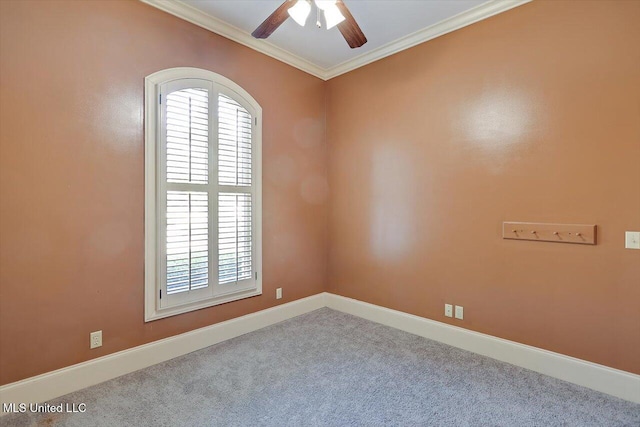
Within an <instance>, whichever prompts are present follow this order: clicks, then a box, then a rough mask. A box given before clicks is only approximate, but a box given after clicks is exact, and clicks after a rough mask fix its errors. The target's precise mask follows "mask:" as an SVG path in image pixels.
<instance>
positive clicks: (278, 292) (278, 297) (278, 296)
mask: <svg viewBox="0 0 640 427" xmlns="http://www.w3.org/2000/svg"><path fill="white" fill-rule="evenodd" d="M281 298H282V288H278V289H276V299H281Z"/></svg>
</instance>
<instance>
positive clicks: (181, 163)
mask: <svg viewBox="0 0 640 427" xmlns="http://www.w3.org/2000/svg"><path fill="white" fill-rule="evenodd" d="M208 103H209V94H208V92H207V90H206V89H198V88H190V89H183V90H179V91H175V92H171V93H170V94H169V95H168V96H167V182H191V183H199V184H206V183H207V175H208V173H207V171H208V167H209V164H208V163H209V162H208V153H207V151H208V146H209V105H208Z"/></svg>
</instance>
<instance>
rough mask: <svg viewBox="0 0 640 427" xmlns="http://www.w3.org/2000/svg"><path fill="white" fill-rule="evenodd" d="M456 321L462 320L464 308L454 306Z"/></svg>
mask: <svg viewBox="0 0 640 427" xmlns="http://www.w3.org/2000/svg"><path fill="white" fill-rule="evenodd" d="M456 319H460V320H462V319H464V307H462V306H460V305H456Z"/></svg>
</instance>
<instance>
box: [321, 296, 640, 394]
mask: <svg viewBox="0 0 640 427" xmlns="http://www.w3.org/2000/svg"><path fill="white" fill-rule="evenodd" d="M325 298H326V299H325V301H326V304H327V307H329V308H332V309H334V310H338V311H342V312H345V313H348V314H352V315H354V316H358V317H362V318H364V319H367V320H371V321H373V322H377V323H381V324H383V325H386V326H391V327H393V328H396V329H400V330H402V331H405V332H409V333H412V334H415V335H419V336H421V337H425V338H429V339H432V340H435V341H439V342H442V343H445V344H449V345H452V346H454V347H458V348H461V349H464V350H468V351H471V352H473V353H478V354H481V355H483V356H488V357H491V358H493V359H497V360H500V361H503V362H507V363H511V364H512V365H516V366H521V367H523V368H526V369H530V370H532V371H536V372H539V373H541V374H544V375H549V376H551V377H555V378H558V379H561V380H563V381H568V382H571V383H574V384H578V385H581V386H584V387H588V388H590V389H593V390H596V391H599V392H602V393H607V394H610V395H612V396H616V397H619V398H622V399H625V400H629V401H631V402H635V403H640V375H636V374H632V373H630V372H625V371H621V370H618V369H613V368H609V367H607V366H603V365H599V364H597V363H592V362H587V361H585V360H581V359H576V358H575V357H570V356H565V355H563V354H560V353H554V352H552V351H548V350H543V349H540V348H537V347H532V346H529V345H525V344H520V343H517V342H514V341H509V340H505V339H502V338H497V337H494V336H491V335H486V334H482V333H479V332H474V331H470V330H468V329H463V328H459V327H457V326H451V325H448V324H446V323H442V322H437V321H435V320H429V319H425V318H424V317H419V316H414V315H412V314H408V313H404V312H401V311H397V310H391V309H389V308H384V307H380V306H378V305H374V304H369V303H366V302H362V301H358V300H355V299H352V298H346V297H342V296H339V295H334V294H326V297H325Z"/></svg>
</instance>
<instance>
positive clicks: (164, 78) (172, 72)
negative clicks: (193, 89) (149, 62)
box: [145, 67, 262, 115]
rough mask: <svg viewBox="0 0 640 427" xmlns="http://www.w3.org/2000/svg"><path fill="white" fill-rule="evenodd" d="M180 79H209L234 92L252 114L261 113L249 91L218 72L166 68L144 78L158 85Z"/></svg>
mask: <svg viewBox="0 0 640 427" xmlns="http://www.w3.org/2000/svg"><path fill="white" fill-rule="evenodd" d="M181 79H203V80H208V81H211V82H213V83H214V84H216V85H219V86H222V87H224V88H226V89H228V90H231V91H232V92H234V93H235V94H236V95H237V96H238V97H239V98H240V99H241V100H242V101H244V102H243V103H244V104H246V106H248V107H251V109H252V110H254V111H253V114H256V115H261V113H262V107H261V106H260V104H259V103H258V101H256V100H255V98H254V97H253V96H251V95H250V94H249V92H247V91H246V90H244V89H243V88H242V86H240V85H239V84H237V83H236V82H234V81H233V80H231V79H229V78H227V77H225V76H223V75H220V74H218V73H214V72H213V71H209V70H205V69H202V68H195V67H175V68H167V69H165V70H161V71H157V72H155V73H153V74H150V75H148V76H147V77H146V78H145V81H146V83H147V84H149V83H151V84H153V85H156V86H157V87H159V86H160V85H163V84H165V83H169V82H171V81H173V80H181Z"/></svg>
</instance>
